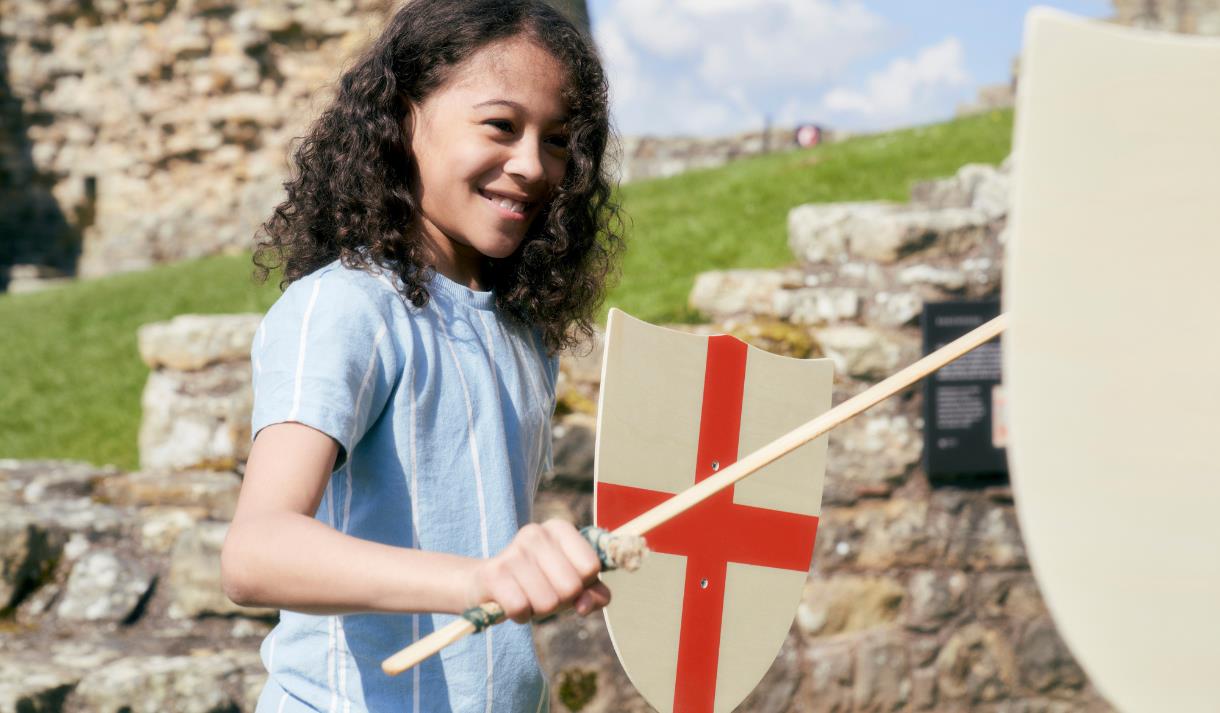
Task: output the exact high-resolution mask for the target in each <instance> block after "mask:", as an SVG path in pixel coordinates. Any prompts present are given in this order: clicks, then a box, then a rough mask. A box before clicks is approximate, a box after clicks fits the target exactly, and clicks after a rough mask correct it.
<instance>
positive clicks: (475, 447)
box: [428, 300, 495, 713]
mask: <svg viewBox="0 0 1220 713" xmlns="http://www.w3.org/2000/svg"><path fill="white" fill-rule="evenodd" d="M428 305H429V306H431V307H432V309H433V310H434V311H435V312H436V314H437V316H438V317H439V319H437V320H436V326H438V327H440V330H441V335H442V336H444V337H445V345H446V346H448V347H449V354H450V355H451V356H452V357H453V364H454V366H456V367H457V374H458V381H459V382H460V383H461V384H462V394H463V395H464V396H465V397H466V433H467V437H468V438H469V441H470V460H471V463H472V464H473V466H474V481H475V485H476V487H477V488H478V502H479V535H480V537H482V542H483V559H487V558H488V557H490V556H491V555H490V553H489V550H490V546H489V545H488V544H487V502H486V500H485V498H484V496H483V469H482V468H481V467H480V466H479V443H478V441H477V440H476V439H475V433H474V404H472V403H471V401H470V387H469V386H467V385H466V375H465V374H464V373H463V372H462V362H461V361H459V360H458V355H457V349H455V348H454V346H453V338H452V337H450V336H449V329H448V328H446V327H445V315H443V314H441V310H440V308H439V307H437V306H436V301H435V300H429V302H428ZM483 636H484V638H485V639H486V640H487V713H491V710H492V709H491V703H492V690H493V685H492V684H493V683H494V682H495V678H494V676H495V673H494V666H495V664H494V661H495V659H494V657H493V656H492V645H491V629H485V630H484V631H483Z"/></svg>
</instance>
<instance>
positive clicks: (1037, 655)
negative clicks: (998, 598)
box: [1016, 616, 1085, 693]
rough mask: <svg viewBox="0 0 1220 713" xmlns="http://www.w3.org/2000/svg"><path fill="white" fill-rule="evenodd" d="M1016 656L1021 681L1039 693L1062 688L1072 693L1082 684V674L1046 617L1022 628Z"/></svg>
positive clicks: (1083, 679)
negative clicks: (1071, 690)
mask: <svg viewBox="0 0 1220 713" xmlns="http://www.w3.org/2000/svg"><path fill="white" fill-rule="evenodd" d="M1016 654H1017V666H1018V667H1019V669H1020V673H1021V681H1022V682H1023V683H1024V684H1025V685H1026V686H1029V687H1030V688H1032V689H1033V690H1035V691H1038V692H1039V693H1047V692H1049V691H1053V690H1056V689H1063V688H1068V689H1073V690H1075V689H1079V688H1080V687H1081V686H1083V685H1084V683H1085V675H1084V671H1082V670H1081V669H1080V666H1079V665H1078V664H1077V663H1076V659H1075V658H1073V657H1072V653H1071V652H1070V651H1069V650H1068V648H1067V645H1066V644H1064V643H1063V639H1061V638H1060V637H1059V632H1058V631H1057V630H1056V629H1055V624H1054V622H1053V621H1051V618H1050V617H1049V616H1042V617H1039V618H1037V619H1035V620H1033V621H1031V622H1029V624H1028V625H1027V626H1025V627H1024V629H1023V631H1022V632H1021V636H1020V639H1019V640H1018V641H1017V651H1016Z"/></svg>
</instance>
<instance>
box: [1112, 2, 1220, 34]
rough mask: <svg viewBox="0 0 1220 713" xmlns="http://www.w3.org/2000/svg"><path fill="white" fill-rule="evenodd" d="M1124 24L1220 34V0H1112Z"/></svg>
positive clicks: (1116, 13) (1116, 15) (1117, 16)
mask: <svg viewBox="0 0 1220 713" xmlns="http://www.w3.org/2000/svg"><path fill="white" fill-rule="evenodd" d="M1114 11H1115V20H1116V21H1117V22H1121V23H1122V24H1124V25H1132V26H1134V27H1145V28H1149V29H1154V30H1166V31H1169V32H1184V33H1187V34H1191V35H1220V0H1114Z"/></svg>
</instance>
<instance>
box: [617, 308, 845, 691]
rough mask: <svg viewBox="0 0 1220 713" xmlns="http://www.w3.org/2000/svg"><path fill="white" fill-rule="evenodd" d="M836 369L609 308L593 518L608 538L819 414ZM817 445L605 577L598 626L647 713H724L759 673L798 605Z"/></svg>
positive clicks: (810, 529) (814, 514)
mask: <svg viewBox="0 0 1220 713" xmlns="http://www.w3.org/2000/svg"><path fill="white" fill-rule="evenodd" d="M832 378H833V367H832V365H831V363H830V361H829V360H826V359H808V360H802V359H789V358H785V357H780V356H776V355H773V354H769V353H767V352H765V351H762V350H760V349H757V348H754V347H750V346H748V345H747V344H746V343H745V342H742V341H740V340H738V339H736V338H735V337H732V336H727V335H717V336H710V337H707V336H698V335H693V334H687V333H683V332H678V331H675V330H670V329H664V328H660V327H655V326H652V325H649V324H648V323H646V322H642V321H639V320H637V319H634V318H632V317H629V316H627V315H626V314H624V313H623V312H621V311H619V310H611V311H610V317H609V320H608V323H607V332H606V351H605V357H604V360H603V363H602V389H601V399H600V405H599V410H598V437H597V455H596V465H595V489H594V513H595V515H594V518H595V521H596V523H597V525H598V526H599V527H604V528H607V529H613V528H615V527H618V526H619V525H622V524H623V523H625V522H627V521H628V520H630V519H632V518H634V517H635V516H636V515H639V514H641V513H643V512H645V511H646V510H649V509H650V508H652V507H654V506H655V505H657V504H659V503H661V502H663V501H664V500H666V499H668V498H669V497H671V496H672V495H674V494H675V493H678V492H681V491H682V490H685V489H686V488H688V487H690V486H691V485H694V484H695V483H696V482H698V481H700V480H702V479H704V478H706V477H708V476H710V475H712V474H713V473H715V472H716V471H718V470H720V469H721V468H724V467H726V466H728V465H729V464H731V463H733V462H734V461H736V460H737V459H738V457H740V456H744V455H746V454H747V453H750V452H751V451H753V450H756V449H757V448H759V447H761V446H763V445H765V444H767V443H769V442H770V441H772V440H774V439H775V438H777V437H779V436H781V435H783V434H785V433H787V432H788V431H790V430H792V429H794V428H796V427H797V426H799V425H801V424H803V423H805V422H806V421H808V420H809V419H811V418H813V417H815V416H817V415H818V414H820V413H822V412H824V411H826V410H827V409H828V408H830V393H831V382H832ZM825 457H826V437H825V436H822V437H821V438H818V439H816V440H814V441H812V442H810V443H809V444H806V445H805V446H802V447H801V448H799V449H798V450H796V451H795V452H793V453H791V454H789V455H788V456H785V457H784V458H782V459H780V460H778V461H776V462H775V463H772V464H771V465H769V466H767V468H765V469H763V470H761V471H759V472H757V473H755V474H753V475H751V476H750V477H748V478H746V479H745V480H742V481H740V482H738V483H737V484H736V485H735V486H733V487H731V488H729V489H726V490H724V491H721V492H720V493H718V494H717V495H715V496H713V497H712V498H710V499H709V500H707V501H704V502H703V503H700V504H699V505H698V506H696V507H694V508H692V509H691V510H689V511H688V512H686V513H684V514H682V515H680V516H678V517H676V518H674V519H673V520H671V521H669V522H667V523H666V524H664V525H662V526H660V527H658V528H656V529H655V530H653V531H652V532H649V533H648V534H647V535H646V539H647V541H648V546H649V548H650V550H651V552H650V553H649V555H648V557H647V558H646V560H645V563H644V565H643V567H641V568H640V570H639V571H637V572H634V573H630V574H629V573H622V572H607V573H605V574H603V578H604V579H605V580H606V582H607V583H608V584H609V586H610V588H611V590H612V592H613V600H612V601H611V604H610V606H609V607H607V608H606V610H605V615H606V622H607V626H608V628H609V630H610V636H611V640H612V641H613V642H614V647H615V651H616V653H617V654H618V657H619V660H620V661H621V662H622V664H623V668H624V670H625V671H626V672H627V675H628V676H629V677H630V678H631V681H632V683H633V684H635V686H636V688H637V689H639V691H640V693H641V694H642V695H643V696H644V698H645V699H646V700H647V701H648V702H649V703H650V704H651V705H652V706H653V707H654V708H656V709H657V710H659V711H677V712H679V713H711V712H712V711H731V710H733V708H734V707H736V706H737V705H738V704H739V703H740V702H741V701H742V700H743V699H744V698H745V697H746V696H747V695H748V694H749V693H750V691H751V690H753V688H754V687H755V686H756V685H757V684H758V681H759V680H760V679H761V678H762V676H763V674H765V673H766V671H767V669H768V668H769V667H770V666H771V663H772V662H773V661H774V659H775V655H776V653H777V652H778V651H779V649H780V646H781V645H782V644H783V642H784V639H785V637H786V636H787V634H788V631H789V629H790V627H791V624H792V618H793V616H794V615H795V613H796V607H797V605H798V604H799V602H800V598H801V592H802V589H803V587H804V583H805V578H806V575H807V573H808V571H809V565H810V561H811V559H812V556H813V545H814V537H815V534H816V532H817V525H818V517H819V515H820V514H821V500H822V480H823V475H824V471H825Z"/></svg>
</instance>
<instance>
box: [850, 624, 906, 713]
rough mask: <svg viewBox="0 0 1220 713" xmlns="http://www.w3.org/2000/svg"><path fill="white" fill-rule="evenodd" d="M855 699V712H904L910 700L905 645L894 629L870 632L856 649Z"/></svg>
mask: <svg viewBox="0 0 1220 713" xmlns="http://www.w3.org/2000/svg"><path fill="white" fill-rule="evenodd" d="M855 674H856V675H855V680H854V681H853V684H854V685H853V688H852V700H853V702H854V704H855V707H854V708H853V709H852V710H854V711H859V712H860V713H882V712H883V711H884V712H886V713H888V712H889V711H897V710H902V709H903V708H904V707H905V706H906V704H907V701H908V700H910V697H911V676H910V664H909V662H908V661H907V650H906V644H905V642H904V641H903V637H902V634H901V632H900V631H898V630H895V629H890V630H881V631H877V632H871V633H869V634H866V635H864V636H862V637H861V638H860V643H859V645H858V646H857V647H856V669H855Z"/></svg>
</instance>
